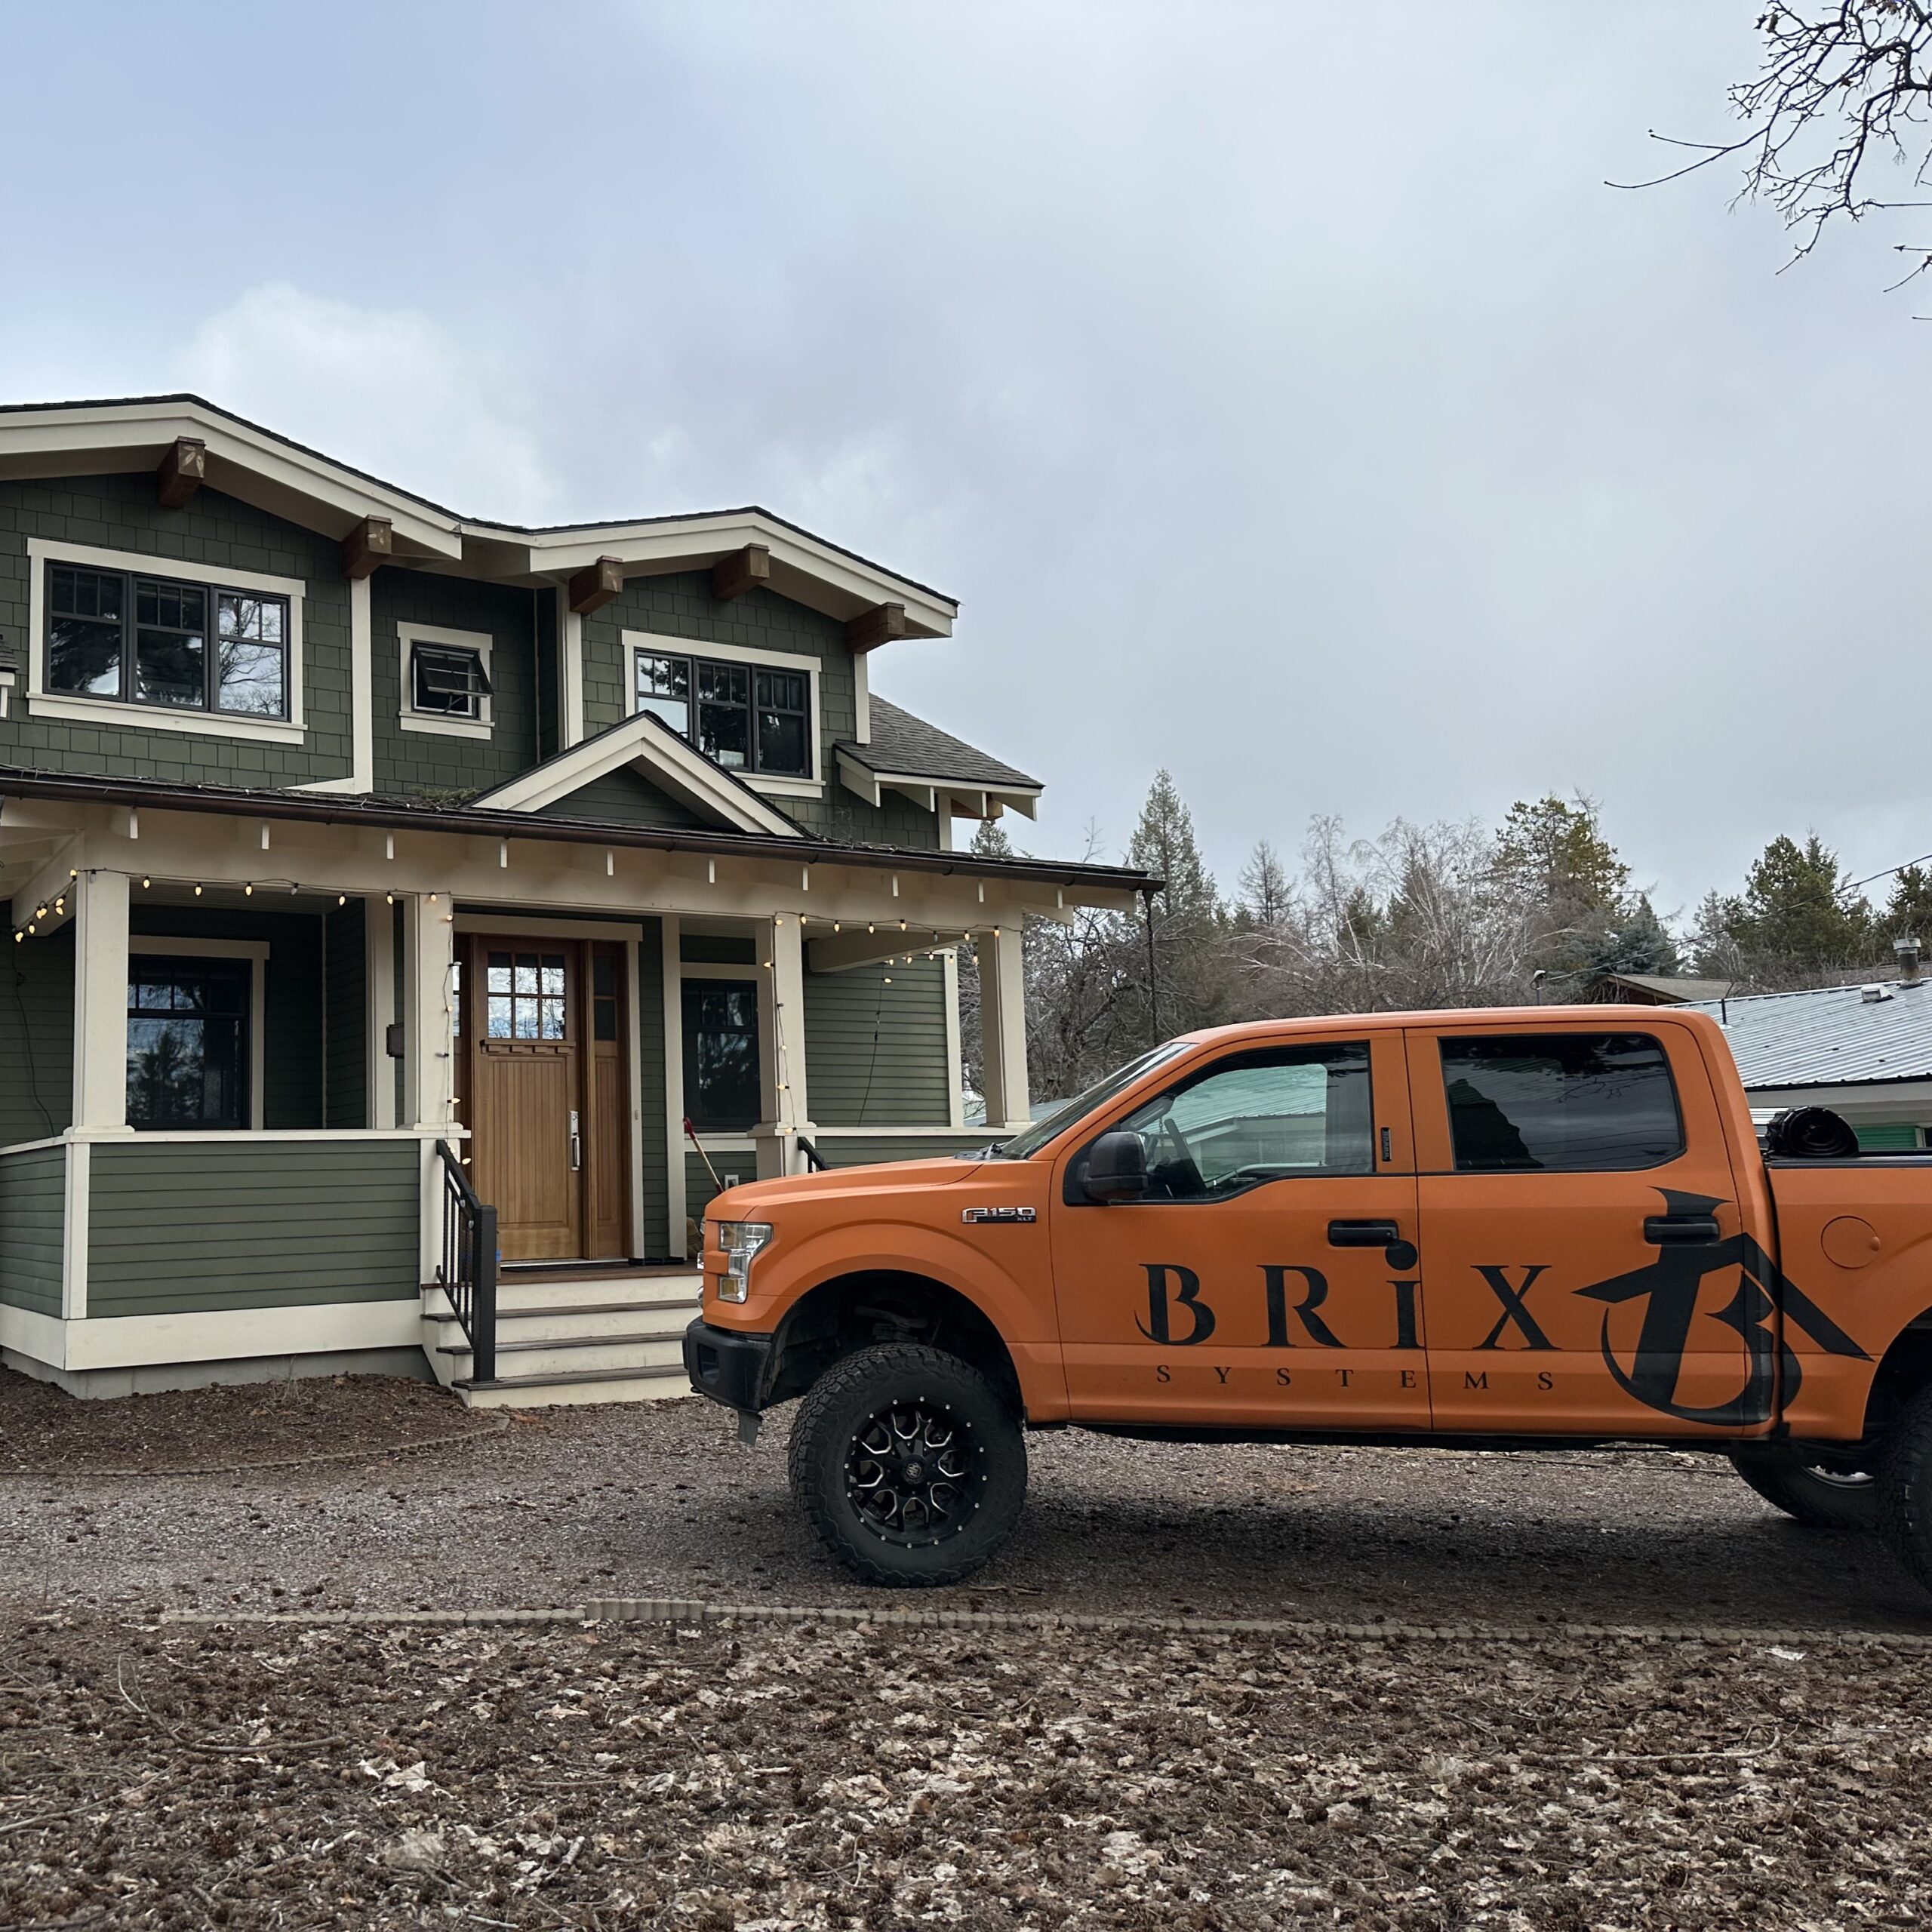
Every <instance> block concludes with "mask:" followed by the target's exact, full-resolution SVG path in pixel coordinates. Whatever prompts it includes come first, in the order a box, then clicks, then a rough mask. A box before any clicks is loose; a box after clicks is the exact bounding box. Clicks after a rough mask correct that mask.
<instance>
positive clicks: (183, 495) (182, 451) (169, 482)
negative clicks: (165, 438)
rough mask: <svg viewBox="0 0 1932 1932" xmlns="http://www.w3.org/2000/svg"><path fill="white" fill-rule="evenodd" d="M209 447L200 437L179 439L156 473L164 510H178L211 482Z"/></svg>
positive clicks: (175, 441)
mask: <svg viewBox="0 0 1932 1932" xmlns="http://www.w3.org/2000/svg"><path fill="white" fill-rule="evenodd" d="M206 481H208V445H207V444H206V443H205V442H203V441H202V439H201V438H200V437H198V436H177V437H176V438H175V439H174V447H173V448H171V449H170V450H169V451H168V454H166V455H165V456H164V457H162V460H161V466H160V468H159V469H157V470H156V471H155V483H156V484H157V485H158V486H159V493H160V497H161V506H162V509H165V510H178V509H180V507H181V506H182V505H183V503H186V502H187V501H188V500H189V498H190V497H192V496H193V495H194V494H195V491H197V490H198V489H199V488H201V487H202V485H203V484H204V483H205V482H206Z"/></svg>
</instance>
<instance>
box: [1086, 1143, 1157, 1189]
mask: <svg viewBox="0 0 1932 1932" xmlns="http://www.w3.org/2000/svg"><path fill="white" fill-rule="evenodd" d="M1080 1179H1081V1186H1083V1187H1084V1189H1086V1191H1087V1198H1088V1200H1089V1201H1100V1202H1103V1203H1105V1202H1106V1201H1133V1200H1137V1199H1138V1198H1139V1197H1140V1195H1143V1194H1145V1193H1146V1192H1147V1147H1146V1143H1145V1142H1144V1141H1143V1140H1142V1139H1141V1138H1140V1135H1139V1134H1130V1133H1128V1132H1127V1131H1125V1130H1124V1129H1117V1130H1116V1131H1115V1132H1113V1133H1112V1134H1102V1135H1101V1136H1100V1139H1099V1140H1097V1141H1095V1142H1094V1144H1093V1146H1091V1147H1090V1148H1088V1150H1087V1160H1086V1167H1085V1171H1084V1173H1083V1174H1081V1177H1080Z"/></svg>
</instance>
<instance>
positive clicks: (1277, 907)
mask: <svg viewBox="0 0 1932 1932" xmlns="http://www.w3.org/2000/svg"><path fill="white" fill-rule="evenodd" d="M1236 903H1237V908H1238V911H1239V912H1240V913H1241V914H1242V915H1244V916H1245V917H1246V918H1247V920H1248V921H1250V922H1251V923H1252V924H1255V925H1257V926H1263V927H1268V926H1278V925H1279V924H1281V922H1282V921H1284V919H1285V918H1287V915H1288V909H1289V907H1290V906H1291V904H1292V903H1294V888H1293V887H1292V885H1291V884H1290V882H1289V879H1288V869H1287V866H1284V865H1283V864H1282V863H1281V855H1280V854H1278V852H1276V851H1275V848H1274V847H1273V846H1272V845H1271V844H1269V842H1268V841H1267V840H1266V839H1265V838H1257V840H1256V841H1254V851H1252V852H1251V853H1250V854H1248V860H1247V864H1246V865H1245V866H1243V867H1242V868H1241V896H1240V898H1239V899H1238V901H1237V902H1236Z"/></svg>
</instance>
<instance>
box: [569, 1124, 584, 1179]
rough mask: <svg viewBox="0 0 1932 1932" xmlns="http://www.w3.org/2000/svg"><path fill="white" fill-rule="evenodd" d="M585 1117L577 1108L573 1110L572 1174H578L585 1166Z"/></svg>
mask: <svg viewBox="0 0 1932 1932" xmlns="http://www.w3.org/2000/svg"><path fill="white" fill-rule="evenodd" d="M582 1121H583V1116H582V1115H580V1113H579V1112H577V1109H576V1108H574V1107H573V1108H571V1173H572V1174H576V1173H577V1172H579V1171H580V1170H581V1169H582V1168H583V1131H582Z"/></svg>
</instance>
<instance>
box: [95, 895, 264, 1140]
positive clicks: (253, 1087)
mask: <svg viewBox="0 0 1932 1932" xmlns="http://www.w3.org/2000/svg"><path fill="white" fill-rule="evenodd" d="M143 954H151V955H154V956H155V957H157V958H172V959H246V960H249V961H252V962H253V965H254V970H253V971H251V973H250V974H249V975H248V1118H249V1119H250V1120H251V1121H254V1126H253V1127H251V1128H245V1129H244V1130H243V1131H244V1132H245V1134H249V1135H251V1136H253V1135H254V1134H259V1133H260V1131H262V1100H263V1091H264V1088H265V1086H266V1080H265V1078H264V1076H265V1074H266V1069H267V1066H268V1054H267V1045H268V1043H267V1041H266V1039H265V1038H263V1034H264V1032H265V1030H266V1029H265V1026H264V1021H265V1020H266V1016H267V1013H268V968H269V943H268V941H267V940H265V939H195V938H191V937H186V936H185V935H183V934H174V933H169V934H165V935H164V934H159V933H130V934H128V958H130V959H131V960H132V959H135V958H139V957H140V956H141V955H143ZM133 973H134V969H133V968H132V967H131V966H130V967H129V968H128V975H129V977H128V987H129V989H130V990H132V989H133V986H134V978H133ZM122 1004H124V1005H125V1004H126V1002H125V1001H123V1002H122ZM137 1131H138V1132H140V1136H141V1138H142V1139H143V1140H149V1139H151V1138H152V1137H153V1134H159V1133H165V1132H166V1131H167V1130H166V1129H165V1128H156V1129H155V1130H153V1131H152V1133H150V1132H149V1131H148V1130H146V1129H137ZM211 1131H220V1130H218V1129H217V1130H211ZM230 1137H231V1138H232V1137H233V1136H232V1134H231V1135H230ZM177 1138H178V1139H180V1140H207V1139H208V1134H198V1133H192V1132H187V1133H183V1134H180V1135H178V1136H177Z"/></svg>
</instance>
